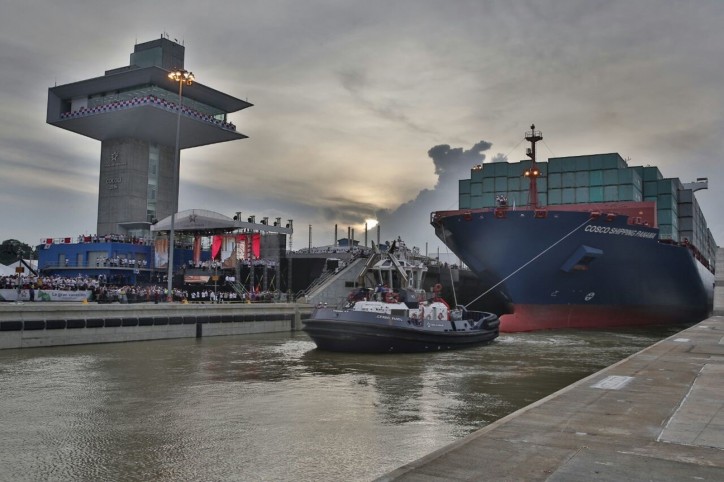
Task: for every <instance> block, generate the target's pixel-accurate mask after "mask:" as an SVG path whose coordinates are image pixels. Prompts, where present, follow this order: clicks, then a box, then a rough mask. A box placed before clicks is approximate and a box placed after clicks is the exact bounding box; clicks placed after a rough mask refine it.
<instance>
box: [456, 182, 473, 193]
mask: <svg viewBox="0 0 724 482" xmlns="http://www.w3.org/2000/svg"><path fill="white" fill-rule="evenodd" d="M458 192H459V193H460V194H470V179H460V180H459V181H458Z"/></svg>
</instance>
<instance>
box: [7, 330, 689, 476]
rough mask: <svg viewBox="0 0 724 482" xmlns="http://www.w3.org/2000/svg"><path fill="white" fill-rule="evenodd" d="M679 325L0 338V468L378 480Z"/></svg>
mask: <svg viewBox="0 0 724 482" xmlns="http://www.w3.org/2000/svg"><path fill="white" fill-rule="evenodd" d="M680 329H681V327H680V328H674V329H672V328H654V329H646V330H641V329H637V330H633V329H632V330H618V331H616V332H606V331H555V332H538V333H520V334H504V335H501V336H500V337H499V338H498V339H497V340H496V341H495V342H494V343H493V344H491V345H488V346H483V347H479V348H473V349H467V350H461V351H454V352H442V353H430V354H411V355H403V354H395V355H358V354H340V353H327V352H321V351H318V350H316V349H315V345H314V343H312V342H311V341H310V339H309V338H308V337H307V336H306V335H305V334H304V333H281V334H280V333H276V334H265V335H252V336H249V335H246V336H231V337H215V338H203V339H199V340H195V339H179V340H165V341H148V342H134V343H117V344H104V345H86V346H72V347H54V348H38V349H26V350H5V351H0V480H8V481H21V480H63V481H65V480H184V481H194V480H198V481H202V480H203V481H207V480H254V481H259V480H274V481H285V480H289V481H292V480H293V481H304V480H314V481H338V480H362V481H365V480H371V479H374V478H375V477H378V476H381V475H383V474H384V473H386V472H388V471H390V470H393V469H395V468H397V467H399V466H401V465H403V464H405V463H408V462H411V461H413V460H415V459H417V458H419V457H421V456H423V455H425V454H427V453H429V452H431V451H433V450H435V449H438V448H440V447H443V446H445V445H446V444H449V443H451V442H453V441H455V440H457V439H459V438H461V437H463V436H465V435H467V434H469V433H470V432H472V431H474V430H476V429H479V428H481V427H484V426H485V425H487V424H489V423H491V422H493V421H495V420H497V419H499V418H501V417H503V416H505V415H507V414H509V413H511V412H513V411H515V410H517V409H519V408H522V407H524V406H526V405H528V404H530V403H532V402H534V401H536V400H539V399H541V398H543V397H545V396H546V395H548V394H550V393H553V392H555V391H556V390H559V389H561V388H563V387H565V386H567V385H570V384H571V383H573V382H575V381H576V380H579V379H581V378H583V377H585V376H587V375H589V374H591V373H594V372H596V371H598V370H600V369H602V368H604V367H606V366H608V365H611V364H612V363H615V362H617V361H619V360H621V359H623V358H625V357H627V356H629V355H631V354H633V353H635V352H637V351H639V350H641V349H643V348H645V347H647V346H649V345H651V344H653V343H654V342H656V341H658V340H660V339H662V338H665V337H667V336H670V335H673V334H674V333H676V332H678V331H679V330H680Z"/></svg>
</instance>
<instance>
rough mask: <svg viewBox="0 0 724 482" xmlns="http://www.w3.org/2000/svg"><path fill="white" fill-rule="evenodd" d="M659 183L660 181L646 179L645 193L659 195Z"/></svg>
mask: <svg viewBox="0 0 724 482" xmlns="http://www.w3.org/2000/svg"><path fill="white" fill-rule="evenodd" d="M658 194H659V185H658V181H644V189H643V195H644V197H646V196H658Z"/></svg>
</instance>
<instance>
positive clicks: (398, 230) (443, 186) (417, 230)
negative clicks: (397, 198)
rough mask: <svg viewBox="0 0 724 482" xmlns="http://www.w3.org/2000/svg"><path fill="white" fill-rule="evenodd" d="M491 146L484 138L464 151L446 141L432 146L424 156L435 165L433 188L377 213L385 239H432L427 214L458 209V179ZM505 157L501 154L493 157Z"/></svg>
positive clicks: (417, 242) (421, 242) (417, 243)
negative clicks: (394, 207) (435, 177)
mask: <svg viewBox="0 0 724 482" xmlns="http://www.w3.org/2000/svg"><path fill="white" fill-rule="evenodd" d="M491 147H492V143H490V142H488V141H484V140H483V141H480V142H478V143H477V144H475V145H473V146H472V147H471V148H470V149H467V150H466V149H464V148H462V147H450V145H449V144H440V145H437V146H434V147H432V148H431V149H430V150H429V151H428V152H427V155H428V156H429V157H430V159H432V162H433V164H434V167H435V174H436V175H437V176H438V179H437V182H436V183H435V186H434V187H433V188H432V189H422V190H421V191H419V192H418V193H417V195H416V196H415V198H414V199H412V200H410V201H408V202H406V203H404V204H402V205H400V206H399V207H397V208H396V209H383V210H380V211H378V212H377V220H378V221H379V223H380V226H381V230H382V231H384V233H385V237H386V239H395V238H396V237H397V236H402V237H403V239H404V240H405V241H406V242H407V243H408V244H409V245H412V246H417V247H419V248H424V245H425V243H426V242H429V240H431V239H433V238H434V230H433V228H432V227H431V226H430V213H431V212H433V211H444V210H448V209H457V208H458V180H459V179H464V178H469V177H470V169H471V168H472V167H473V166H474V165H476V164H481V163H483V162H484V161H485V158H486V154H485V152H486V151H488V150H489V149H490V148H491ZM504 157H505V156H504V155H503V154H496V156H495V158H498V159H499V158H504ZM435 244H436V243H435Z"/></svg>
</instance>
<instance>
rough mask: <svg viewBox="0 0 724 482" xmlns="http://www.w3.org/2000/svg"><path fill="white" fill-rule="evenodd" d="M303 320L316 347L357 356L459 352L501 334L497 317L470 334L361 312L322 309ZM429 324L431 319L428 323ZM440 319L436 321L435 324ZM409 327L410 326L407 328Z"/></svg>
mask: <svg viewBox="0 0 724 482" xmlns="http://www.w3.org/2000/svg"><path fill="white" fill-rule="evenodd" d="M319 311H322V313H315V314H314V315H313V316H312V318H310V319H307V320H304V321H303V324H304V328H303V330H304V331H305V332H306V333H307V334H308V335H309V336H310V338H312V340H314V342H315V343H316V345H317V348H319V349H320V350H327V351H338V352H355V353H417V352H429V351H443V350H456V349H461V348H469V347H473V346H478V345H484V344H487V343H490V342H491V341H493V340H494V339H495V338H497V336H498V333H499V329H498V327H499V320H498V319H497V317H494V318H493V319H491V320H488V321H486V322H485V323H484V327H482V328H480V329H475V330H467V331H442V330H441V331H437V330H430V331H427V330H426V329H425V326H424V324H423V325H422V326H421V327H416V326H414V323H413V322H412V320H407V319H400V318H397V319H396V320H393V318H395V317H390V316H385V315H374V314H372V317H370V314H369V313H360V312H349V313H344V312H341V313H340V312H333V311H332V310H319ZM425 322H427V323H428V324H429V323H430V321H429V320H425ZM436 322H437V320H433V321H432V323H433V324H435V323H436ZM405 325H407V326H405Z"/></svg>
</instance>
